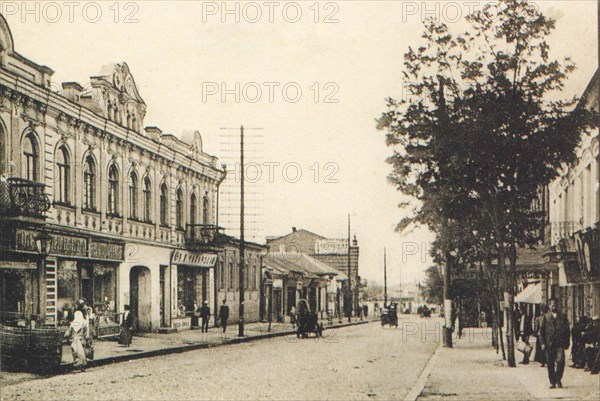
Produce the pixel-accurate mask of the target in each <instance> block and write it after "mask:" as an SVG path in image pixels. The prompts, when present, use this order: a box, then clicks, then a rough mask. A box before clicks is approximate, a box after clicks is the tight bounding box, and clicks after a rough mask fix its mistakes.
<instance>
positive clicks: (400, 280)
mask: <svg viewBox="0 0 600 401" xmlns="http://www.w3.org/2000/svg"><path fill="white" fill-rule="evenodd" d="M398 270H399V271H398V281H399V282H400V283H399V288H400V311H402V308H403V306H402V257H400V267H399V269H398Z"/></svg>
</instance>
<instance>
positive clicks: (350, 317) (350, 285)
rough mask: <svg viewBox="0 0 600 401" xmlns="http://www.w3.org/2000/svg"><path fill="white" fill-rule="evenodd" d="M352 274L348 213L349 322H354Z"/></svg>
mask: <svg viewBox="0 0 600 401" xmlns="http://www.w3.org/2000/svg"><path fill="white" fill-rule="evenodd" d="M351 277H352V276H351V274H350V213H348V308H347V310H348V322H351V321H352V306H353V305H352V302H354V301H353V297H352V278H351Z"/></svg>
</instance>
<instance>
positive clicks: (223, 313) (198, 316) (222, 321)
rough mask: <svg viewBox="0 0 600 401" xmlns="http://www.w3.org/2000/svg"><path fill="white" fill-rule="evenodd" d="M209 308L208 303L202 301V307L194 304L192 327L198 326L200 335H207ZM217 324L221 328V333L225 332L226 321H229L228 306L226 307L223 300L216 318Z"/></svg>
mask: <svg viewBox="0 0 600 401" xmlns="http://www.w3.org/2000/svg"><path fill="white" fill-rule="evenodd" d="M210 316H211V313H210V307H209V306H208V301H206V300H205V301H204V302H203V303H202V306H198V304H197V303H196V302H194V315H193V321H192V325H193V326H198V325H200V329H201V330H202V333H208V323H209V322H210ZM218 318H219V320H218V324H219V325H220V326H221V327H222V328H223V333H225V332H226V331H227V320H229V306H228V305H227V300H226V299H224V300H223V304H222V305H221V307H220V308H219V316H218Z"/></svg>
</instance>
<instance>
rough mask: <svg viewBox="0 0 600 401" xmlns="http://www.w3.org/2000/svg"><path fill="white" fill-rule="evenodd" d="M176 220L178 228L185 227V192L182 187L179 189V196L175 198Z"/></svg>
mask: <svg viewBox="0 0 600 401" xmlns="http://www.w3.org/2000/svg"><path fill="white" fill-rule="evenodd" d="M175 221H176V223H177V228H179V229H182V228H183V192H182V191H181V189H178V190H177V197H176V199H175Z"/></svg>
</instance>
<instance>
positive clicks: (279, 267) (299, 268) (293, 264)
mask: <svg viewBox="0 0 600 401" xmlns="http://www.w3.org/2000/svg"><path fill="white" fill-rule="evenodd" d="M264 261H265V262H264V263H265V265H266V266H267V268H272V269H273V270H275V271H278V272H281V273H283V274H285V273H299V274H302V275H304V276H308V277H320V276H338V279H342V280H344V279H347V277H345V275H344V274H343V273H341V272H339V271H338V270H336V269H334V268H332V267H330V266H329V265H327V264H325V263H323V262H320V261H318V260H316V259H314V258H312V257H310V256H308V255H306V254H304V253H279V252H273V253H269V254H268V255H267V256H266V257H265V259H264ZM341 276H343V277H345V278H342V277H341Z"/></svg>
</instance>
